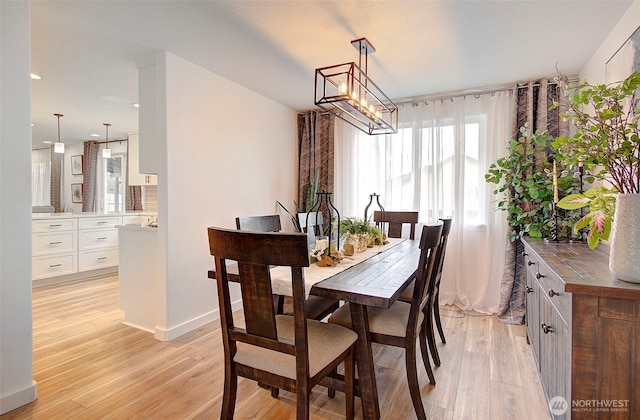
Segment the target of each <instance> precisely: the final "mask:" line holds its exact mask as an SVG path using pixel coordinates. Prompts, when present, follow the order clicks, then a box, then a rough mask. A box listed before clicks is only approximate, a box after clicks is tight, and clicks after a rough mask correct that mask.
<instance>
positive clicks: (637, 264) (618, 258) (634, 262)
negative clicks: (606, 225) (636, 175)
mask: <svg viewBox="0 0 640 420" xmlns="http://www.w3.org/2000/svg"><path fill="white" fill-rule="evenodd" d="M609 269H610V270H611V273H612V274H613V275H614V276H615V277H616V278H618V279H620V280H624V281H628V282H632V283H640V194H618V198H617V203H616V213H615V217H614V219H613V232H612V234H611V251H610V254H609Z"/></svg>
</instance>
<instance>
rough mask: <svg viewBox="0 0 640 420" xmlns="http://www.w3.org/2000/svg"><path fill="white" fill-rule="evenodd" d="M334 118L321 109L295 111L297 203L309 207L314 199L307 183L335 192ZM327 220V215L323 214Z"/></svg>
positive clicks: (316, 187)
mask: <svg viewBox="0 0 640 420" xmlns="http://www.w3.org/2000/svg"><path fill="white" fill-rule="evenodd" d="M334 125H335V117H334V116H333V115H331V114H329V113H326V112H323V111H308V112H305V113H303V114H298V153H299V159H298V171H299V173H298V205H299V207H300V210H303V211H306V210H308V209H309V208H310V207H311V206H312V205H313V203H314V202H315V200H316V197H315V196H309V195H310V194H309V186H310V185H313V184H315V183H316V180H317V185H314V186H315V190H316V191H322V190H326V191H329V192H332V193H333V192H334V182H333V174H334V167H333V166H334V163H333V161H334ZM325 217H327V219H325V220H329V218H328V214H326V215H325Z"/></svg>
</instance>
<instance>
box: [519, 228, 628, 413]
mask: <svg viewBox="0 0 640 420" xmlns="http://www.w3.org/2000/svg"><path fill="white" fill-rule="evenodd" d="M523 242H524V245H525V251H524V256H525V259H524V261H525V266H526V269H527V284H526V304H527V312H526V320H527V338H528V340H529V342H530V344H531V346H532V350H533V353H534V356H535V357H536V362H537V365H538V368H539V373H540V377H541V380H542V384H543V388H544V391H545V393H546V396H547V399H548V400H553V402H552V404H551V405H552V407H554V408H556V409H557V411H556V410H553V411H554V412H552V415H553V416H554V418H557V419H568V418H573V419H605V418H606V419H609V418H615V419H635V418H640V392H638V390H637V384H638V381H639V380H640V352H638V349H640V285H638V284H633V283H626V282H623V281H620V280H617V279H615V278H612V276H611V273H610V271H609V265H608V249H607V248H606V247H605V246H603V245H601V246H599V247H598V248H597V249H595V250H591V249H589V248H588V247H587V246H586V244H584V243H546V242H545V241H544V240H541V239H534V238H524V239H523ZM556 397H562V398H563V399H564V400H560V399H559V398H556ZM554 398H556V399H554ZM562 404H565V405H564V406H562ZM561 408H564V409H565V410H564V412H562V413H561V411H563V410H561Z"/></svg>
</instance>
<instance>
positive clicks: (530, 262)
mask: <svg viewBox="0 0 640 420" xmlns="http://www.w3.org/2000/svg"><path fill="white" fill-rule="evenodd" d="M533 264H535V263H534V262H533V261H531V260H529V261H527V265H533Z"/></svg>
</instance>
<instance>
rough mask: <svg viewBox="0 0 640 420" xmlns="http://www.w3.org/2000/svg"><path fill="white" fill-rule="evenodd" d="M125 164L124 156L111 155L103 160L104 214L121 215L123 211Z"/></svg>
mask: <svg viewBox="0 0 640 420" xmlns="http://www.w3.org/2000/svg"><path fill="white" fill-rule="evenodd" d="M125 163H126V155H122V154H118V155H112V157H111V158H109V159H103V168H104V173H103V175H104V176H103V179H104V187H103V191H104V197H103V200H104V203H105V207H104V211H105V213H121V212H124V210H125V207H124V200H125V197H126V193H125V189H124V188H125V187H124V185H125V180H126V173H125V167H126V165H125Z"/></svg>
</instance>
